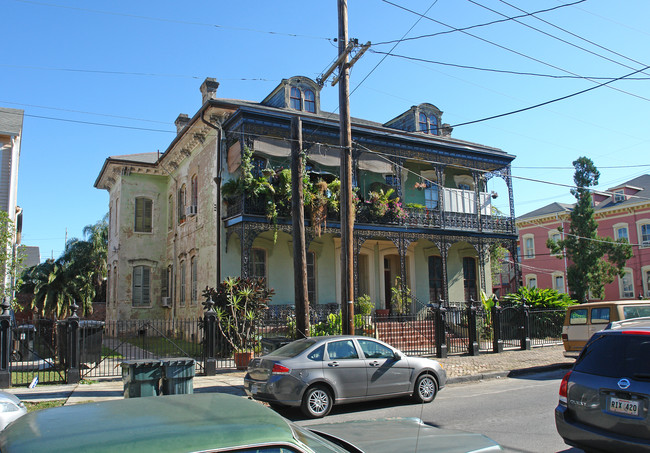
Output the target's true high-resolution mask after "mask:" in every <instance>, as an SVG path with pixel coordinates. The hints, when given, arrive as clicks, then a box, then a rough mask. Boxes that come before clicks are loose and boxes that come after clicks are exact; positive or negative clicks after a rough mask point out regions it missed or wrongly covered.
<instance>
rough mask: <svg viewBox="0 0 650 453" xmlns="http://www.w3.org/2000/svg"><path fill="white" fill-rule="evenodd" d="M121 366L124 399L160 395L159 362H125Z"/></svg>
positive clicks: (160, 371)
mask: <svg viewBox="0 0 650 453" xmlns="http://www.w3.org/2000/svg"><path fill="white" fill-rule="evenodd" d="M121 365H122V382H123V383H124V398H137V397H140V396H158V395H160V379H161V378H162V362H161V361H160V360H149V359H139V360H125V361H123V362H122V363H121Z"/></svg>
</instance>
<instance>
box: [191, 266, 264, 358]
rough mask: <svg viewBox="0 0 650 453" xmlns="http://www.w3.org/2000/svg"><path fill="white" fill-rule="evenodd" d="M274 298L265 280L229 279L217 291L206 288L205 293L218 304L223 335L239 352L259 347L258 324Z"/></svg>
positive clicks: (218, 321) (205, 295)
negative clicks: (256, 332) (256, 331)
mask: <svg viewBox="0 0 650 453" xmlns="http://www.w3.org/2000/svg"><path fill="white" fill-rule="evenodd" d="M273 294H274V290H273V289H269V288H267V287H266V285H265V283H264V279H261V278H260V279H253V278H241V277H228V278H226V279H225V280H224V281H223V282H221V283H219V285H218V286H217V288H216V289H215V288H211V287H206V288H205V290H204V291H203V297H205V298H206V299H207V298H208V297H211V298H212V300H213V301H214V303H215V305H214V310H215V311H216V313H217V326H218V328H219V332H220V333H221V335H222V336H223V338H224V339H225V340H226V341H227V342H228V344H229V345H230V347H231V348H232V349H233V350H235V351H237V350H243V349H254V348H255V347H257V346H258V345H257V340H258V338H257V336H256V335H255V329H256V327H257V322H258V321H259V319H260V317H261V316H262V314H263V313H264V310H266V309H267V308H268V303H269V302H270V301H271V298H272V297H273Z"/></svg>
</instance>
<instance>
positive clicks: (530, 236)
mask: <svg viewBox="0 0 650 453" xmlns="http://www.w3.org/2000/svg"><path fill="white" fill-rule="evenodd" d="M527 239H531V240H532V248H531V249H530V252H531V253H529V249H528V247H527V244H526V242H527ZM521 242H522V244H521V245H522V247H523V250H522V255H523V258H524V259H529V260H532V259H534V258H535V235H534V234H532V233H527V234H524V235H523V236H522V237H521Z"/></svg>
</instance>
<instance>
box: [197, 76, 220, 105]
mask: <svg viewBox="0 0 650 453" xmlns="http://www.w3.org/2000/svg"><path fill="white" fill-rule="evenodd" d="M217 88H219V82H217V79H214V78H212V77H208V78H206V79H205V81H204V82H203V83H202V84H201V96H202V98H203V101H202V102H203V104H205V103H206V102H207V101H209V100H210V99H217Z"/></svg>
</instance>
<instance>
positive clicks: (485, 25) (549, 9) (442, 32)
mask: <svg viewBox="0 0 650 453" xmlns="http://www.w3.org/2000/svg"><path fill="white" fill-rule="evenodd" d="M382 1H383V2H384V3H388V4H389V5H392V6H395V7H398V8H402V7H401V6H400V5H397V4H395V3H392V2H390V1H388V0H382ZM585 1H587V0H578V1H576V2H573V3H565V4H563V5H559V6H555V7H553V8H547V9H542V10H539V11H535V12H532V13H525V14H522V15H520V16H515V17H508V18H506V19H499V20H493V21H491V22H486V23H483V24H476V25H470V26H469V27H463V28H455V27H450V28H452V30H447V31H441V32H437V33H430V34H426V35H421V36H414V37H411V38H402V39H401V40H393V41H384V42H378V43H375V44H374V45H376V46H380V45H385V44H393V43H395V42H402V41H413V40H417V39H423V38H432V37H434V36H440V35H446V34H449V33H456V32H458V31H465V30H471V29H473V28H480V27H487V26H489V25H494V24H499V23H502V22H508V21H510V20H515V19H520V18H522V17H527V16H532V15H533V14H540V13H546V12H549V11H553V10H556V9H559V8H564V7H566V6H573V5H577V4H578V3H583V2H585ZM402 9H406V8H402ZM407 11H408V10H407ZM446 26H448V25H446ZM448 27H449V26H448Z"/></svg>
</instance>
